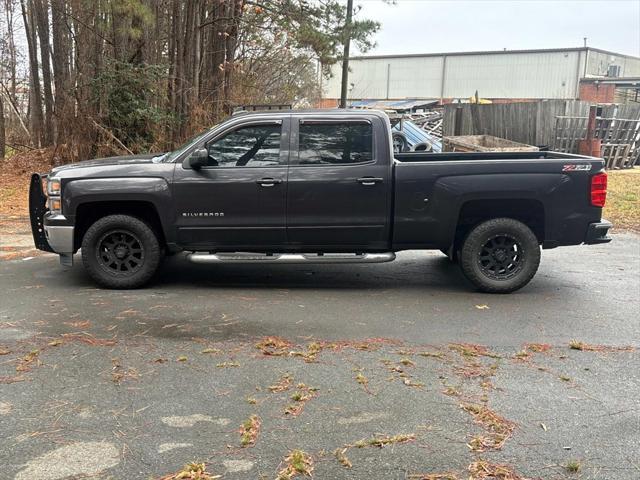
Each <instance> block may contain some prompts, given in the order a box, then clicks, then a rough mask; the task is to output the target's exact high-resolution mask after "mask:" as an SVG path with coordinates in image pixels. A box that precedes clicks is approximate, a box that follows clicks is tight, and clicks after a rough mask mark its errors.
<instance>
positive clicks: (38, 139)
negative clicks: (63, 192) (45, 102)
mask: <svg viewBox="0 0 640 480" xmlns="http://www.w3.org/2000/svg"><path fill="white" fill-rule="evenodd" d="M20 7H21V9H22V19H23V22H24V30H25V36H26V37H27V46H28V50H29V73H30V76H29V83H30V88H29V111H30V115H29V130H30V131H31V138H32V139H33V141H34V142H35V144H36V146H37V147H40V146H41V145H42V141H43V133H44V132H43V128H44V116H43V112H42V97H41V94H40V72H39V68H38V52H37V50H36V49H37V43H38V42H37V40H36V34H35V29H34V25H33V12H32V11H31V9H27V5H25V0H20Z"/></svg>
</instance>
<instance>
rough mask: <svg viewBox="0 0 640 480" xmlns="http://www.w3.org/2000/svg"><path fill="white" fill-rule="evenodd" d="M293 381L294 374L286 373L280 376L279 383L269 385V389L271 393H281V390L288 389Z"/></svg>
mask: <svg viewBox="0 0 640 480" xmlns="http://www.w3.org/2000/svg"><path fill="white" fill-rule="evenodd" d="M292 381H293V375H291V374H290V373H286V374H285V375H283V376H282V377H280V380H279V381H278V383H276V384H274V385H271V386H270V387H269V391H270V392H271V393H279V392H284V391H286V390H289V388H290V387H291V382H292Z"/></svg>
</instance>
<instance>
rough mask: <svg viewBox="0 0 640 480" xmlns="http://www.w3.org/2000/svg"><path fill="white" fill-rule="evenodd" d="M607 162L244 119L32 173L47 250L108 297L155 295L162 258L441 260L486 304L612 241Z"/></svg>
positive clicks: (303, 120)
mask: <svg viewBox="0 0 640 480" xmlns="http://www.w3.org/2000/svg"><path fill="white" fill-rule="evenodd" d="M603 168H604V165H603V161H602V160H601V159H598V158H593V157H584V156H577V155H568V154H561V153H554V152H526V153H399V154H394V152H393V145H392V140H391V130H390V124H389V120H388V118H387V117H386V115H385V114H384V113H382V112H376V111H359V110H320V111H295V110H292V111H277V112H255V113H247V112H242V113H241V114H236V115H233V116H232V117H231V118H229V119H228V120H227V121H225V122H223V123H222V124H220V125H218V126H216V127H214V128H212V129H211V130H209V131H207V132H205V133H203V134H201V135H199V136H198V137H196V138H193V139H192V140H190V141H189V142H187V143H186V144H185V145H184V146H182V147H181V148H179V149H178V150H175V151H173V152H169V153H165V154H163V155H156V156H153V155H139V156H131V157H114V158H105V159H98V160H91V161H85V162H79V163H75V164H71V165H65V166H63V167H58V168H55V169H53V171H52V172H51V173H49V174H47V175H39V174H34V175H33V177H32V182H31V190H30V213H31V223H32V230H33V236H34V241H35V244H36V247H37V248H39V249H41V250H45V251H49V252H55V253H58V254H59V255H60V259H61V262H62V264H63V265H71V264H72V261H73V254H74V253H75V252H76V251H77V250H78V249H81V252H82V260H83V263H84V266H85V267H86V270H87V271H88V273H89V274H90V275H91V277H92V278H93V279H94V280H95V281H96V282H97V283H98V284H100V285H102V286H104V287H109V288H135V287H140V286H142V285H144V284H145V283H147V282H148V281H149V280H150V279H151V278H152V277H153V275H154V273H155V272H156V271H157V269H158V267H159V266H160V263H161V259H162V257H163V256H164V255H168V254H172V253H175V252H179V251H187V252H190V253H189V255H188V258H189V259H190V260H191V261H193V262H197V263H220V262H230V263H348V262H352V263H379V262H387V261H391V260H393V259H394V258H395V252H398V251H400V250H408V249H439V250H442V251H443V252H444V253H445V254H447V255H448V256H449V258H450V259H451V260H452V261H458V262H459V263H460V266H461V268H462V271H463V272H464V274H465V276H466V277H467V278H468V279H469V280H470V281H471V282H472V283H473V284H474V285H475V286H476V287H477V288H479V289H480V290H482V291H485V292H511V291H514V290H517V289H519V288H521V287H523V286H524V285H526V284H527V283H528V282H529V281H530V280H531V278H532V277H533V275H534V274H535V272H536V270H537V269H538V265H539V262H540V247H541V246H542V248H554V247H558V246H562V245H578V244H581V243H586V244H594V243H604V242H609V241H610V240H611V239H610V237H609V236H608V235H607V232H608V230H609V228H610V227H611V224H610V223H608V222H606V221H603V220H602V219H601V213H602V207H603V206H604V202H605V197H606V186H607V177H606V173H605V172H604V170H603Z"/></svg>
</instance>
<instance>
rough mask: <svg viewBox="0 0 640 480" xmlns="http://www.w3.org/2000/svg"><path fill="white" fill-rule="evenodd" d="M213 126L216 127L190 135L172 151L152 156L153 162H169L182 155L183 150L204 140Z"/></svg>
mask: <svg viewBox="0 0 640 480" xmlns="http://www.w3.org/2000/svg"><path fill="white" fill-rule="evenodd" d="M214 128H216V127H215V126H214V127H211V128H210V129H209V130H205V131H204V132H202V133H199V134H198V135H196V136H194V137H191V138H190V139H189V140H187V141H186V142H185V143H183V144H182V145H181V146H179V147H178V148H177V149H175V150H174V151H172V152H167V153H165V154H163V155H158V156H157V157H153V162H154V163H161V162H162V163H171V162H172V161H174V160H175V159H176V158H178V157H179V156H180V155H182V154H183V153H184V152H186V151H187V150H189V149H190V148H191V147H193V146H195V145H196V144H198V143H199V142H200V141H202V140H204V138H205V137H206V136H207V135H208V134H209V132H211V130H213V129H214Z"/></svg>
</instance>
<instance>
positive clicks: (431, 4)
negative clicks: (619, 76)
mask: <svg viewBox="0 0 640 480" xmlns="http://www.w3.org/2000/svg"><path fill="white" fill-rule="evenodd" d="M354 3H355V4H356V5H361V6H362V10H361V12H360V13H359V14H358V18H370V19H372V20H377V21H378V22H380V23H381V24H382V28H381V29H380V31H379V32H378V34H377V35H376V37H375V38H376V41H377V44H378V45H377V47H375V48H374V49H373V50H371V51H369V52H367V55H385V54H401V53H438V52H457V51H472V50H502V49H504V48H507V49H509V50H516V49H530V48H565V47H580V46H582V45H583V37H588V39H587V45H588V46H590V47H594V48H601V49H604V50H611V51H614V52H617V53H626V54H628V55H635V56H640V0H571V1H562V0H490V1H485V0H475V1H474V0H444V1H443V0H396V4H395V5H388V4H385V3H384V2H383V1H382V0H355V2H354ZM355 53H356V54H357V53H358V52H357V49H356V52H355Z"/></svg>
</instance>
